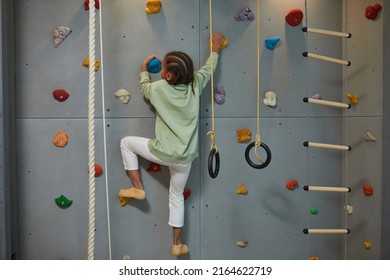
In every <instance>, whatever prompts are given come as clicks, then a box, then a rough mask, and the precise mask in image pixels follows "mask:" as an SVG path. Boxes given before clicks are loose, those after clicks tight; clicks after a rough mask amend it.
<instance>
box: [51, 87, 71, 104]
mask: <svg viewBox="0 0 390 280" xmlns="http://www.w3.org/2000/svg"><path fill="white" fill-rule="evenodd" d="M53 97H54V98H55V99H56V100H58V102H64V101H66V100H67V99H68V98H69V93H67V92H66V91H65V90H63V89H56V90H54V91H53Z"/></svg>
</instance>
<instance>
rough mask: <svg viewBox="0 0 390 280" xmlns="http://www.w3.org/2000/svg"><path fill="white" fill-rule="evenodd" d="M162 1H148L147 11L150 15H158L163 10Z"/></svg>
mask: <svg viewBox="0 0 390 280" xmlns="http://www.w3.org/2000/svg"><path fill="white" fill-rule="evenodd" d="M161 6H162V4H161V1H160V0H148V1H147V2H146V8H145V11H146V13H148V14H157V13H159V12H160V10H161Z"/></svg>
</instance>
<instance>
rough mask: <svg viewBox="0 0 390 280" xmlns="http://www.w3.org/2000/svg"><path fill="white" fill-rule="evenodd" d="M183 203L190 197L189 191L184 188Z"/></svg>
mask: <svg viewBox="0 0 390 280" xmlns="http://www.w3.org/2000/svg"><path fill="white" fill-rule="evenodd" d="M183 196H184V201H186V200H187V199H188V198H189V197H190V196H191V190H190V189H187V188H185V189H184V191H183Z"/></svg>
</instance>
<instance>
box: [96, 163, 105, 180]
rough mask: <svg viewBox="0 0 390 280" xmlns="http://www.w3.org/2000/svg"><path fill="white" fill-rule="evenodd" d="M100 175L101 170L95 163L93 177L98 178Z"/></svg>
mask: <svg viewBox="0 0 390 280" xmlns="http://www.w3.org/2000/svg"><path fill="white" fill-rule="evenodd" d="M102 173H103V168H102V167H101V166H100V165H99V164H97V163H95V177H98V176H100V175H101V174H102Z"/></svg>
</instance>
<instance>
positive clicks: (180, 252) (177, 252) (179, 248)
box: [172, 244, 189, 257]
mask: <svg viewBox="0 0 390 280" xmlns="http://www.w3.org/2000/svg"><path fill="white" fill-rule="evenodd" d="M188 252H189V249H188V246H187V245H186V244H178V245H175V244H173V245H172V255H174V256H176V257H181V256H184V255H185V254H188Z"/></svg>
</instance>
